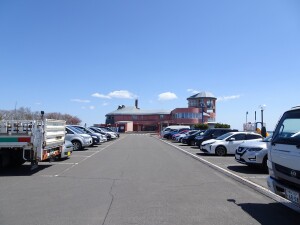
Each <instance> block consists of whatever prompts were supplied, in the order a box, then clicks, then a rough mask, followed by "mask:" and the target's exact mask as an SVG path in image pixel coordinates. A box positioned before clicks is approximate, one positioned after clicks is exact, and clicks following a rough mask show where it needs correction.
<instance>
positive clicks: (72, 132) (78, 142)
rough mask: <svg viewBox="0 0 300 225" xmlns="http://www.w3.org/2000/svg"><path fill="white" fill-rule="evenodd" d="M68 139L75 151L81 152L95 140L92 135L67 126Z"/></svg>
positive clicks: (66, 138)
mask: <svg viewBox="0 0 300 225" xmlns="http://www.w3.org/2000/svg"><path fill="white" fill-rule="evenodd" d="M66 132H67V133H66V137H65V140H68V141H70V142H72V144H73V146H74V151H76V150H81V149H83V148H84V147H87V146H90V145H92V144H93V139H92V137H91V136H90V135H88V134H85V133H83V132H82V131H80V130H78V129H76V128H74V127H72V126H69V125H67V126H66Z"/></svg>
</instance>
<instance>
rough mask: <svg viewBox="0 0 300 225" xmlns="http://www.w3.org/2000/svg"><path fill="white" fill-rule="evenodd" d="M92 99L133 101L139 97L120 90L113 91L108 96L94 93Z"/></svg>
mask: <svg viewBox="0 0 300 225" xmlns="http://www.w3.org/2000/svg"><path fill="white" fill-rule="evenodd" d="M92 97H96V98H104V99H111V98H126V99H133V98H136V97H137V96H136V95H135V94H133V93H131V92H129V91H127V90H119V91H112V92H110V93H109V94H107V95H104V94H100V93H94V94H92Z"/></svg>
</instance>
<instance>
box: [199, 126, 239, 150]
mask: <svg viewBox="0 0 300 225" xmlns="http://www.w3.org/2000/svg"><path fill="white" fill-rule="evenodd" d="M235 131H238V130H236V129H230V128H210V129H207V130H206V131H205V132H204V133H203V134H202V135H199V136H197V137H196V138H195V145H197V146H198V147H199V148H200V145H201V144H202V142H203V141H206V140H209V139H216V138H217V137H220V136H221V135H223V134H226V133H228V132H235Z"/></svg>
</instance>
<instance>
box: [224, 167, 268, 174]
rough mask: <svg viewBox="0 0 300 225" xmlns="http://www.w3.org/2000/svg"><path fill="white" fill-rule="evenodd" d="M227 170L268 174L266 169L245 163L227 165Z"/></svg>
mask: <svg viewBox="0 0 300 225" xmlns="http://www.w3.org/2000/svg"><path fill="white" fill-rule="evenodd" d="M227 168H228V169H229V170H231V171H234V172H238V173H245V174H268V171H267V170H265V169H262V168H259V167H251V166H246V165H240V166H228V167H227Z"/></svg>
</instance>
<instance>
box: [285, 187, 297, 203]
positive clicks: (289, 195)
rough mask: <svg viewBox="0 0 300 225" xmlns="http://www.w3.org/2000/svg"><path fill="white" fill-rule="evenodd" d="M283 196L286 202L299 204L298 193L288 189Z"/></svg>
mask: <svg viewBox="0 0 300 225" xmlns="http://www.w3.org/2000/svg"><path fill="white" fill-rule="evenodd" d="M285 196H286V198H287V199H288V200H290V201H292V202H295V203H299V193H298V192H296V191H292V190H290V189H285Z"/></svg>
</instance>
